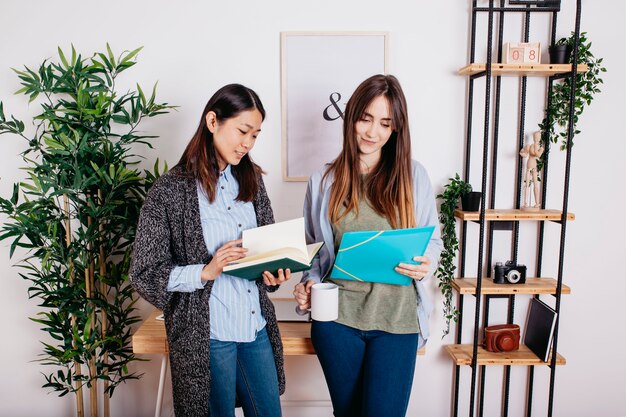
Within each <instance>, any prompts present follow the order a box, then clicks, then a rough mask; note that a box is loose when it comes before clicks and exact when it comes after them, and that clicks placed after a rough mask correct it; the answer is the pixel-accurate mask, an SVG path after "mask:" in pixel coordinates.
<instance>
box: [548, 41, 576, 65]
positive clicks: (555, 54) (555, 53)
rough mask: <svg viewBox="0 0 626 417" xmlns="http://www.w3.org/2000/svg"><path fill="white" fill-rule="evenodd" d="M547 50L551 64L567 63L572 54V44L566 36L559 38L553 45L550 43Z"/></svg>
mask: <svg viewBox="0 0 626 417" xmlns="http://www.w3.org/2000/svg"><path fill="white" fill-rule="evenodd" d="M548 52H549V53H550V63H551V64H568V63H569V62H570V57H571V55H572V45H570V44H569V42H568V39H567V38H561V39H559V40H558V41H557V42H556V43H555V44H554V45H550V47H549V48H548Z"/></svg>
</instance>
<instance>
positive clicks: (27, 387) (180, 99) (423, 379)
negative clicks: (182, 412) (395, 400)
mask: <svg viewBox="0 0 626 417" xmlns="http://www.w3.org/2000/svg"><path fill="white" fill-rule="evenodd" d="M2 3H3V5H2V6H3V7H2V12H1V13H0V39H2V41H1V42H0V57H1V58H0V99H1V100H2V101H4V104H5V105H4V107H5V112H6V113H9V114H10V113H13V114H16V115H17V116H18V117H25V116H27V115H28V113H29V108H28V106H27V104H26V102H25V100H24V98H23V97H21V96H20V97H16V96H13V95H12V93H13V92H14V91H16V90H17V89H18V88H19V87H18V82H17V78H16V77H15V75H14V74H13V72H12V71H11V70H10V68H11V67H14V68H20V67H22V66H23V65H28V66H30V67H34V66H37V65H39V64H40V63H41V61H42V60H43V59H44V58H54V57H55V55H56V48H57V46H59V45H60V46H62V47H63V48H65V49H67V48H69V46H70V44H73V45H74V46H75V47H76V49H77V50H78V51H81V52H82V53H83V54H89V53H90V52H93V51H96V50H103V49H104V47H105V43H106V42H110V44H111V46H112V47H113V48H114V50H116V51H120V50H123V49H132V48H135V47H137V46H140V45H143V46H144V47H145V48H144V50H143V51H142V52H141V54H140V55H139V64H138V65H137V66H136V67H134V68H133V69H131V70H130V71H128V73H127V75H126V76H124V77H122V78H123V79H124V80H126V82H128V84H129V86H132V85H133V83H134V82H140V83H141V84H142V85H143V86H149V85H152V84H153V83H154V82H156V81H157V80H158V81H159V87H158V88H159V90H158V93H159V97H160V98H161V99H162V100H164V101H167V102H169V103H171V104H176V105H179V106H180V108H179V109H178V111H177V112H174V113H172V114H171V115H168V116H162V117H160V118H157V119H155V120H153V121H150V122H149V123H148V124H146V126H144V128H145V129H146V130H149V131H150V132H151V133H157V134H159V135H160V136H161V138H160V139H158V140H157V141H156V142H155V144H156V150H155V151H151V152H146V153H145V155H146V157H147V163H149V164H151V163H152V162H153V160H154V159H155V158H156V157H160V158H161V159H166V160H167V161H168V162H169V163H170V166H171V165H173V164H174V163H175V162H176V160H177V158H178V156H179V155H180V153H181V151H182V150H183V148H184V146H185V144H186V143H187V140H188V138H189V137H190V136H191V134H192V131H193V129H194V128H195V126H196V123H197V122H198V120H199V117H200V112H201V110H202V107H203V105H204V104H205V102H206V100H207V99H208V97H209V96H210V95H211V94H212V93H213V92H214V91H215V90H216V89H217V88H219V87H220V86H222V85H224V84H226V83H229V82H240V83H243V84H246V85H248V86H250V87H252V88H253V89H255V90H256V91H257V92H258V93H259V95H260V96H261V98H262V100H263V102H264V104H265V107H266V109H267V111H268V117H267V119H266V122H265V123H264V126H263V134H262V135H261V137H260V139H259V141H258V145H257V148H255V149H254V151H253V156H254V157H255V159H256V160H257V161H258V162H259V163H260V164H261V165H262V166H263V167H264V168H265V169H266V171H267V172H268V177H267V180H266V183H267V185H268V189H269V193H270V197H271V199H272V201H273V205H274V209H275V213H276V217H277V219H278V220H285V219H289V218H293V217H296V216H298V215H299V214H300V212H301V207H302V199H303V195H304V191H305V184H304V183H285V182H283V181H282V179H281V169H280V164H281V159H280V146H281V137H280V132H281V125H280V73H279V69H280V67H279V65H280V59H279V33H280V32H281V31H292V30H293V31H295V30H341V31H346V30H382V31H389V32H390V33H391V42H390V48H391V49H390V70H391V73H393V74H395V75H397V76H398V77H399V79H400V81H401V82H402V84H403V86H404V89H405V92H406V95H407V98H408V101H409V109H410V115H411V125H412V131H413V149H414V150H413V153H414V157H415V158H417V159H419V160H420V161H421V162H422V163H424V165H425V166H426V168H427V169H428V171H429V172H430V175H431V178H432V181H433V184H434V186H435V189H436V190H437V191H439V190H440V189H441V187H442V186H443V184H444V183H445V182H446V179H447V178H448V177H449V176H451V175H453V174H454V173H455V172H460V171H461V170H462V167H463V165H462V158H463V138H464V120H465V119H464V112H465V106H466V104H465V103H466V100H465V95H466V79H465V78H463V77H460V76H457V75H455V72H456V70H457V69H458V68H460V67H461V66H463V65H465V64H466V61H467V58H466V57H467V45H468V40H467V39H468V38H467V35H468V22H469V17H468V16H469V14H468V7H469V4H470V2H469V1H459V0H446V1H431V2H409V1H403V0H402V1H401V0H388V1H385V2H374V1H370V0H346V1H341V2H337V1H329V0H320V1H315V2H299V1H292V2H286V1H278V0H267V1H264V2H257V1H243V0H241V1H233V2H216V1H207V0H205V1H184V2H183V1H181V2H171V1H163V0H152V1H145V0H136V1H124V2H122V1H119V0H111V1H108V2H85V1H77V0H59V1H55V2H32V1H31V2H27V1H23V0H3V2H2ZM583 3H584V8H583V23H582V28H583V30H584V31H587V32H589V36H590V38H591V39H592V40H593V50H594V51H595V53H596V55H597V56H601V57H605V64H606V66H607V67H608V69H609V72H608V73H607V74H606V75H605V77H604V80H605V83H604V86H603V88H602V89H603V93H602V94H601V95H599V96H598V98H597V99H596V100H595V101H594V103H593V105H592V106H591V108H589V109H588V110H587V111H586V113H585V114H584V115H583V118H582V119H581V121H580V128H581V129H582V134H581V135H580V136H579V137H577V138H576V146H575V148H574V158H573V169H572V176H571V187H570V200H569V201H570V204H569V208H570V211H572V212H574V213H575V214H576V221H574V222H571V223H568V227H567V244H566V263H565V279H566V283H567V284H568V285H570V286H571V287H572V294H571V295H569V296H565V297H564V298H563V304H562V321H561V331H560V343H559V350H560V352H561V353H562V354H563V355H564V356H565V357H566V358H567V361H568V364H567V366H564V367H560V368H559V369H558V372H557V379H556V394H555V404H556V406H555V413H554V415H556V416H568V417H569V416H587V415H592V413H593V415H601V416H617V417H619V416H626V399H625V397H624V395H623V394H624V387H626V377H625V374H626V364H625V363H624V361H623V360H622V356H623V355H622V352H621V351H622V349H621V347H622V346H623V345H624V344H625V342H626V340H625V339H624V337H623V336H622V335H621V328H622V327H623V324H622V320H621V318H622V316H623V309H622V306H621V301H620V299H622V297H623V295H624V293H625V292H626V284H625V279H624V278H626V276H625V274H624V272H623V270H624V268H623V267H622V266H621V262H622V260H623V248H624V245H623V237H624V235H625V234H626V233H625V232H626V226H625V223H624V222H623V221H622V220H621V218H620V216H619V213H620V212H621V211H622V210H623V207H622V206H623V204H624V202H625V198H624V196H623V195H622V194H621V192H620V193H618V192H617V191H619V190H622V192H623V190H624V187H623V185H621V186H620V185H619V184H620V183H621V181H620V177H621V175H622V171H621V169H620V168H622V166H623V164H624V162H625V161H626V158H625V157H626V141H624V139H625V138H624V127H625V126H624V120H625V119H624V110H626V109H625V107H624V104H623V103H624V97H625V96H626V83H624V78H623V76H622V75H621V73H622V71H621V69H622V68H623V67H624V66H625V65H626V59H625V57H624V54H623V52H622V46H621V45H623V40H624V38H625V37H624V35H625V33H624V24H623V22H622V17H623V15H624V13H626V6H624V5H623V3H621V2H598V1H589V0H586V1H584V2H583ZM573 4H574V1H573V0H564V9H565V10H564V12H563V13H562V14H561V15H560V17H559V23H560V28H561V29H560V33H559V35H566V34H568V33H569V31H570V29H571V28H572V27H573V15H572V12H571V10H570V9H571V8H572V7H573ZM544 26H545V25H544ZM513 27H514V26H513ZM537 27H540V25H537ZM516 30H517V29H513V33H511V34H510V36H511V40H517V38H518V37H519V31H517V32H515V31H516ZM538 40H540V41H542V42H544V45H545V39H538ZM481 42H482V41H481ZM517 83H518V80H517V79H507V80H505V86H506V87H507V88H508V90H507V91H508V92H507V93H505V94H506V95H505V96H503V98H505V97H506V98H508V99H510V100H508V103H509V106H510V110H506V107H504V108H503V125H502V126H503V129H502V134H501V143H503V145H502V147H503V148H502V150H501V152H502V153H501V154H500V158H501V161H503V164H504V165H501V166H505V164H506V163H507V161H509V162H508V163H509V164H511V163H514V162H513V161H514V160H515V159H514V154H515V152H516V150H515V149H514V147H513V145H510V147H509V148H507V145H505V144H504V143H505V142H506V141H509V143H510V144H512V143H513V142H514V141H515V134H514V132H515V128H514V126H515V123H516V121H517V116H516V110H515V106H516V103H517V102H516V99H515V98H514V96H513V95H512V94H516V90H515V89H516V88H517ZM543 83H544V81H543V80H541V81H537V80H536V79H535V80H532V81H529V100H528V103H529V104H528V112H527V116H526V123H527V126H528V128H527V132H531V131H532V130H534V129H535V125H536V123H538V122H539V121H540V119H541V105H542V104H543V99H542V98H541V97H542V96H539V97H536V96H534V95H533V92H537V93H538V94H541V93H540V90H541V89H542V88H543V85H544V84H543ZM478 85H482V84H480V83H478ZM511 91H512V92H513V93H511ZM481 101H482V99H477V105H478V107H480V103H481ZM505 102H506V101H505ZM33 107H34V106H33ZM30 110H31V112H32V111H33V110H36V109H30ZM476 120H479V119H476ZM476 124H477V125H479V126H482V123H481V122H476ZM477 132H478V131H477ZM475 134H476V135H477V134H478V133H475ZM476 137H479V136H476ZM0 140H1V142H0V143H1V145H0V146H1V148H0V149H2V154H3V155H4V158H3V163H2V164H0V178H1V180H0V194H1V195H3V196H5V197H6V196H7V195H9V193H10V191H11V188H12V183H14V182H16V181H19V180H20V179H21V178H22V176H23V173H22V171H20V170H19V167H20V166H21V165H22V163H21V160H20V159H19V157H18V156H17V155H18V153H19V152H20V150H21V149H22V146H23V144H22V142H21V141H20V140H19V139H17V138H14V137H9V136H3V137H2V138H0ZM552 160H554V161H556V162H555V163H554V165H555V166H556V167H557V168H558V167H559V164H560V165H562V160H563V154H562V153H560V154H557V153H556V152H555V153H554V154H553V159H552ZM559 161H560V162H559ZM501 171H502V172H504V168H501ZM553 172H558V170H557V169H555V170H554V171H553ZM473 175H474V176H473V177H472V181H473V182H475V185H476V184H477V183H478V181H479V180H478V177H477V176H476V175H477V174H473ZM501 175H502V179H501V180H500V179H499V188H498V195H499V196H502V197H499V201H509V198H508V196H510V195H511V191H510V190H509V188H510V187H512V185H511V184H512V180H511V179H510V178H507V177H506V175H508V174H505V173H503V174H501ZM553 175H555V176H558V174H553ZM499 178H500V177H499ZM507 181H508V182H507ZM560 198H561V197H560V193H559V192H558V191H557V190H554V191H553V192H552V194H551V195H550V196H549V199H548V201H549V202H552V206H553V207H555V208H558V207H559V204H560V203H559V201H560ZM2 220H3V221H4V219H2ZM472 227H473V226H470V230H471V231H472V230H474V229H472ZM526 230H528V233H526ZM534 230H535V229H523V231H522V234H523V238H522V244H521V247H520V254H523V253H524V251H525V250H526V251H529V252H528V253H531V252H530V251H531V250H532V247H533V244H534V241H533V233H534ZM549 230H550V231H555V232H552V235H553V234H554V233H556V232H558V229H557V228H554V227H552V228H550V229H549ZM472 233H474V232H472ZM502 239H503V242H504V243H503V244H504V245H508V238H502ZM552 240H554V242H552ZM556 243H558V240H557V239H554V238H553V237H552V236H551V237H550V238H549V241H548V243H547V246H548V247H549V249H550V252H548V253H549V255H547V256H546V260H545V262H546V269H545V270H550V269H548V268H552V269H551V270H553V271H554V270H555V267H554V265H555V264H556V261H555V257H556V255H557V253H558V251H557V250H556V249H555V248H556ZM500 256H501V257H503V258H505V257H507V256H508V249H507V250H505V251H504V252H502V253H501V254H500ZM529 258H530V259H528V262H527V263H528V265H529V267H531V268H532V266H531V265H532V262H533V260H532V259H533V258H532V257H529ZM520 259H523V258H520ZM13 263H14V260H9V258H8V243H7V242H3V243H2V244H1V246H0V276H2V288H3V290H2V291H0V326H1V328H2V332H3V336H4V337H3V340H4V342H3V343H2V344H1V345H0V346H1V347H0V369H1V370H2V371H1V374H0V375H1V376H0V415H3V416H4V415H6V416H33V415H47V416H52V417H54V416H68V415H72V413H73V409H74V402H73V400H72V398H70V397H69V396H68V397H66V398H61V399H59V398H57V397H56V396H55V395H54V394H47V393H46V392H45V391H44V390H43V389H41V388H40V386H41V385H42V384H43V382H44V380H43V377H42V376H41V374H40V365H39V364H37V363H33V362H32V361H33V360H34V359H37V355H38V354H39V352H40V350H41V348H40V343H39V340H40V339H42V337H43V333H42V332H41V331H39V330H38V327H39V326H38V325H36V324H35V323H32V322H31V321H29V320H28V318H27V317H29V316H32V315H34V314H35V312H36V311H37V307H36V300H29V299H28V298H27V287H28V284H27V282H25V281H23V280H22V279H20V278H19V277H18V275H17V273H18V270H17V269H16V268H14V267H13V266H12V265H13ZM553 273H554V272H553ZM291 286H292V284H291V285H286V286H285V288H283V289H281V294H282V295H284V296H289V294H290V292H291V290H290V287H291ZM430 289H431V292H432V294H433V296H434V297H435V299H436V304H437V305H440V301H441V297H440V296H439V295H438V290H437V288H436V285H435V283H434V282H431V283H430ZM471 302H472V300H471V299H468V303H470V304H471ZM501 303H503V302H501V301H500V302H498V301H496V302H494V307H493V310H494V315H492V321H495V320H498V319H499V320H504V315H503V314H502V311H503V308H504V307H503V305H501ZM525 303H526V299H523V298H521V297H520V298H519V301H518V307H519V305H522V304H523V305H525ZM470 307H471V306H470ZM141 308H142V310H141V311H142V313H143V314H144V315H145V314H148V312H149V311H150V307H149V306H148V305H147V304H145V303H143V304H141ZM520 308H522V307H520ZM469 311H470V312H471V310H469ZM522 316H523V315H522V314H518V316H517V317H518V320H522V319H521V318H520V317H522ZM442 325H443V323H442V319H441V318H440V314H439V311H436V312H435V313H434V317H433V319H432V327H433V332H432V333H433V337H432V339H431V340H430V342H429V344H428V349H427V354H426V356H424V357H420V358H419V360H418V365H417V371H416V377H415V382H414V386H413V394H412V397H411V403H410V411H409V415H422V416H446V415H448V414H449V409H450V398H451V381H452V375H453V366H452V364H451V361H450V360H449V359H448V357H447V355H446V354H445V353H444V351H443V348H442V345H443V344H446V343H452V341H453V338H452V337H451V336H449V337H447V338H446V339H445V340H441V338H440V336H439V335H440V334H441V329H442ZM152 359H158V358H156V357H154V358H152ZM286 366H287V382H288V388H287V392H286V394H285V395H284V397H283V400H285V404H286V405H288V407H285V412H284V414H285V415H286V416H288V417H290V416H330V415H332V412H331V410H330V408H328V407H327V404H328V403H327V402H326V401H327V400H328V392H327V389H326V386H325V384H324V380H323V377H322V373H321V370H320V368H319V365H318V363H317V360H316V358H315V357H296V358H294V357H289V358H287V359H286ZM134 368H135V370H137V371H140V372H145V376H144V378H143V379H142V380H140V381H138V382H130V383H128V384H126V385H125V386H122V387H120V388H119V389H118V391H117V392H116V395H115V396H114V398H113V400H112V410H113V415H117V416H149V415H152V413H153V402H154V400H155V389H156V384H157V378H158V362H157V361H153V362H151V363H139V364H137V365H135V366H134ZM525 373H526V370H525V369H514V370H513V375H512V381H513V388H512V390H511V392H512V395H511V403H512V405H514V407H512V408H514V409H512V411H511V412H510V413H509V415H510V416H521V415H523V414H524V413H523V397H524V395H523V393H524V392H525V385H524V380H525ZM463 375H464V379H463V381H464V382H463V384H464V385H463V389H467V388H468V384H467V376H468V375H469V368H464V369H463ZM489 375H490V378H489V383H488V387H487V392H488V393H491V394H489V395H488V399H489V401H488V404H487V405H486V408H485V415H486V416H496V415H499V410H498V403H499V401H500V391H499V390H498V388H497V387H495V386H494V385H496V384H499V382H500V380H501V370H500V369H499V368H490V369H489ZM536 375H537V377H536V378H535V380H536V384H535V386H536V393H535V399H536V404H537V405H536V406H535V410H537V411H536V415H543V413H544V411H543V410H545V406H544V404H545V401H546V389H545V387H546V385H547V382H548V373H547V368H546V369H543V368H538V369H537V372H536ZM490 388H491V389H490ZM170 396H171V394H170V391H169V388H168V391H167V393H166V399H165V404H164V408H165V413H164V415H170V414H171V398H170ZM299 401H306V402H304V403H303V402H299ZM466 402H467V395H465V396H463V397H462V399H461V403H462V404H465V403H466ZM320 405H321V407H316V406H320Z"/></svg>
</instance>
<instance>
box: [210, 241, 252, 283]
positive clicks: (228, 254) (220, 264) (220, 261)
mask: <svg viewBox="0 0 626 417" xmlns="http://www.w3.org/2000/svg"><path fill="white" fill-rule="evenodd" d="M240 245H241V239H237V240H231V241H230V242H226V243H225V244H224V245H223V246H222V247H221V248H219V249H218V250H217V252H215V255H213V259H211V262H209V263H208V264H206V265H204V268H202V274H201V279H202V281H203V282H206V281H214V280H215V279H216V278H217V277H218V276H219V275H220V274H221V273H222V270H223V269H224V267H225V266H226V265H228V264H229V263H231V262H233V261H236V260H237V259H241V258H243V257H244V256H246V252H248V249H245V248H242V247H241V246H240Z"/></svg>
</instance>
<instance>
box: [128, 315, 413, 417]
mask: <svg viewBox="0 0 626 417" xmlns="http://www.w3.org/2000/svg"><path fill="white" fill-rule="evenodd" d="M159 314H161V312H160V311H158V310H154V311H153V312H152V314H150V317H148V318H147V319H146V320H145V321H144V322H143V323H142V324H141V326H139V329H137V331H136V332H135V334H133V352H134V353H156V354H160V355H163V357H162V359H161V374H160V376H159V388H158V393H157V403H156V411H155V413H154V415H155V417H160V415H161V404H162V402H163V386H164V384H165V374H166V372H167V366H168V355H167V352H168V349H167V338H166V336H165V322H164V321H163V320H157V319H156V317H157V316H158V315H159ZM278 328H279V329H280V335H281V339H282V341H283V352H284V354H285V355H286V356H293V355H315V350H314V349H313V345H312V343H311V323H310V322H305V321H303V322H284V321H279V322H278ZM417 354H418V355H423V354H424V349H423V348H422V349H420V350H418V352H417Z"/></svg>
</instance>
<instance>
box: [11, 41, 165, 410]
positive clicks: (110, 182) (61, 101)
mask: <svg viewBox="0 0 626 417" xmlns="http://www.w3.org/2000/svg"><path fill="white" fill-rule="evenodd" d="M140 50H141V48H138V49H135V50H133V51H131V52H125V53H122V54H121V55H119V56H117V57H116V56H115V55H114V54H113V52H112V51H111V48H110V47H109V45H108V44H107V51H106V52H105V53H96V54H94V55H93V56H91V57H89V58H82V57H81V55H79V54H77V53H76V51H75V50H74V48H73V47H72V51H71V56H68V57H66V55H65V54H64V53H63V51H62V50H61V49H60V48H59V49H58V53H59V58H58V62H51V61H48V60H46V61H44V62H43V63H42V64H41V65H40V66H39V68H38V69H34V70H33V69H30V68H28V67H26V68H25V69H24V70H14V71H15V73H16V74H17V76H18V78H19V79H20V82H21V85H22V88H21V89H20V90H19V91H17V93H16V94H23V95H26V96H28V98H29V103H32V102H35V103H39V104H40V106H41V113H39V114H38V115H36V116H35V117H34V118H33V120H32V122H29V123H28V125H29V126H31V125H33V126H34V128H33V132H32V133H27V132H26V130H25V123H24V122H22V121H21V120H18V119H16V118H15V117H13V116H10V117H8V118H7V117H6V116H5V114H4V108H3V105H2V102H0V134H5V133H6V134H12V135H14V136H16V137H20V138H23V139H25V140H26V144H25V145H26V150H25V151H24V152H23V153H22V154H21V156H22V159H23V160H24V162H25V166H24V170H25V172H26V174H27V177H26V178H25V179H24V180H23V181H21V182H19V183H17V184H15V185H14V187H13V194H12V196H11V197H10V198H8V199H5V198H0V213H3V214H5V215H6V216H7V218H8V221H7V222H6V223H4V224H3V225H2V229H1V230H0V240H4V239H9V240H11V241H12V242H11V245H10V256H11V257H13V255H14V254H15V250H16V248H18V247H20V248H23V249H24V250H25V251H26V257H25V258H23V259H21V260H18V262H17V266H18V267H20V268H21V269H22V271H23V272H22V273H20V274H19V275H20V276H21V277H22V278H24V279H26V280H28V281H30V287H29V289H28V292H29V297H30V298H34V299H37V300H38V301H39V306H40V307H41V308H42V309H41V311H40V312H39V313H37V315H36V316H35V317H33V318H31V319H32V320H33V321H35V322H37V323H39V324H40V325H41V326H42V330H43V331H44V332H45V333H46V335H47V338H46V341H44V342H42V343H43V352H42V354H41V359H40V362H41V363H42V364H43V365H46V366H52V367H54V368H55V369H54V370H53V371H48V372H47V373H44V377H45V384H44V385H43V386H44V387H45V388H49V389H51V390H53V391H55V392H57V393H58V394H59V396H63V395H66V394H68V393H70V392H72V393H76V412H77V415H83V413H84V410H83V398H82V397H83V390H82V388H83V387H87V388H89V389H90V390H91V401H90V403H91V409H92V413H91V415H97V409H98V404H97V400H96V399H97V395H98V392H99V389H98V384H99V381H100V382H101V383H103V384H104V385H103V387H102V390H101V391H103V392H104V394H105V397H104V398H105V401H106V399H107V398H108V397H110V396H111V395H112V394H113V392H114V390H115V388H116V387H118V386H119V385H120V384H121V383H123V382H125V381H128V380H130V379H136V378H138V375H137V374H135V373H131V372H130V371H129V369H128V365H129V364H130V363H131V362H133V361H135V360H137V358H135V356H134V355H133V353H132V349H131V333H130V325H132V324H133V323H136V322H138V321H139V317H138V316H137V315H136V314H135V313H134V311H135V307H134V305H135V302H136V300H137V297H136V295H135V293H134V291H133V289H132V287H131V286H130V285H128V269H129V265H130V255H131V247H132V242H133V239H134V236H135V229H136V224H137V220H138V216H139V210H140V208H141V205H142V203H143V199H144V196H145V194H146V191H147V189H148V188H149V187H150V185H151V184H152V182H153V181H154V179H155V177H158V176H159V172H158V168H157V167H158V161H157V164H155V172H154V173H150V172H145V173H143V174H142V173H141V172H140V171H138V170H137V169H136V168H135V167H136V164H137V163H138V158H137V157H136V155H134V154H133V152H132V151H131V147H133V146H135V147H136V146H137V145H140V144H144V145H147V146H151V144H150V142H149V141H148V140H149V139H151V138H154V137H155V136H146V135H143V134H140V133H138V130H137V129H138V126H139V124H140V123H141V122H142V121H143V120H144V119H145V118H146V117H154V116H157V115H160V114H163V113H166V112H167V111H168V110H169V109H170V108H171V107H172V106H168V105H167V103H157V102H156V101H155V89H153V90H152V95H151V96H150V97H146V96H145V95H144V93H143V91H142V89H141V87H139V85H137V91H127V92H124V93H118V92H117V91H116V89H115V82H116V79H117V77H118V76H119V75H120V74H121V73H122V72H123V71H125V70H127V69H128V68H131V67H132V66H133V65H135V63H136V61H135V56H136V55H137V53H138V52H139V51H140ZM155 88H156V85H155ZM106 409H107V407H105V410H106Z"/></svg>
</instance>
